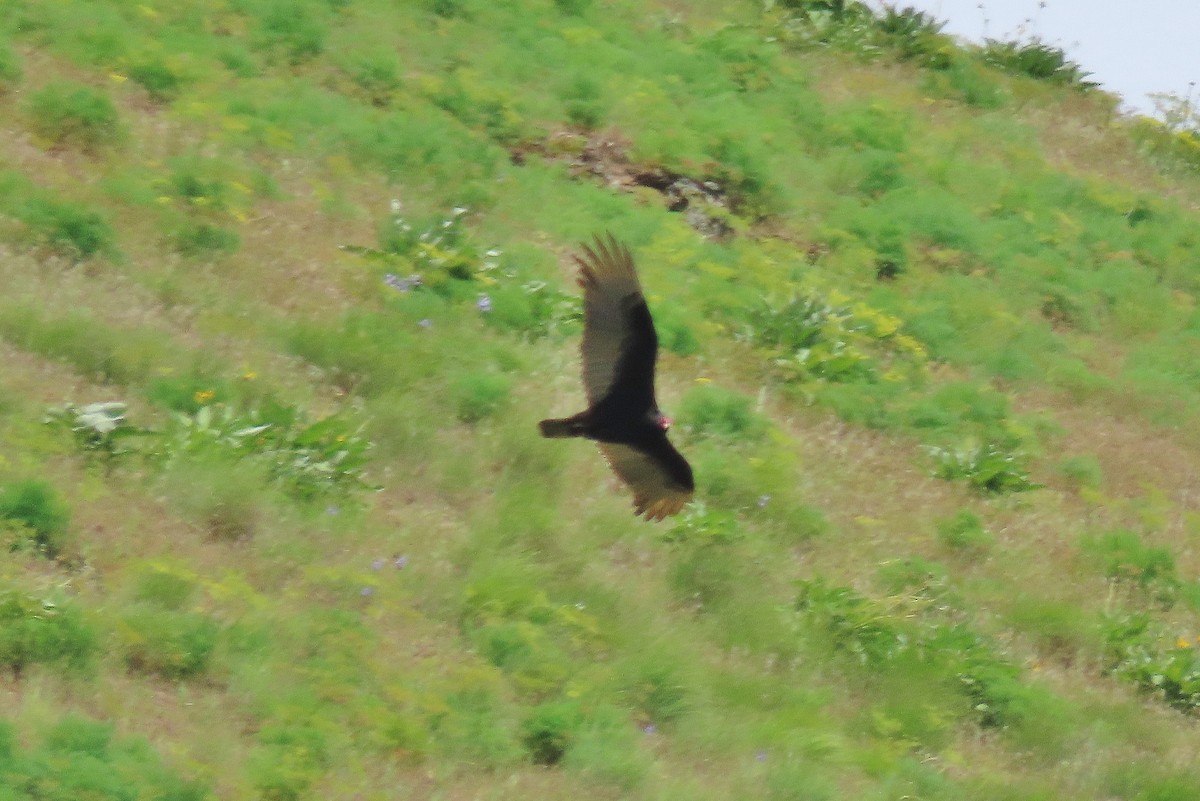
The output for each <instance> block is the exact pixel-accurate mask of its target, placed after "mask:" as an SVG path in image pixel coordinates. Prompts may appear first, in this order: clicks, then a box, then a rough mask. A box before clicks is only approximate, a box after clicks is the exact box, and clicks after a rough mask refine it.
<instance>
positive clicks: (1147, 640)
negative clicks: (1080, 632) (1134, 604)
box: [1106, 613, 1200, 712]
mask: <svg viewBox="0 0 1200 801" xmlns="http://www.w3.org/2000/svg"><path fill="white" fill-rule="evenodd" d="M1106 628H1107V635H1106V643H1107V657H1108V664H1107V666H1106V670H1107V671H1108V672H1109V673H1112V674H1114V675H1117V676H1120V677H1121V678H1124V679H1126V680H1127V681H1130V682H1132V683H1133V684H1134V685H1136V686H1137V687H1138V688H1139V689H1140V690H1142V691H1143V692H1146V693H1148V694H1151V695H1154V696H1156V697H1158V698H1160V699H1161V700H1162V701H1163V702H1165V703H1166V704H1168V705H1170V706H1172V707H1175V708H1176V709H1179V710H1180V711H1183V712H1195V711H1196V710H1198V709H1200V656H1198V655H1197V642H1198V641H1197V640H1192V639H1188V638H1184V637H1179V638H1176V639H1175V640H1174V642H1173V644H1172V645H1168V646H1164V645H1163V642H1164V641H1165V640H1168V639H1169V638H1168V637H1167V636H1166V635H1165V633H1164V632H1163V630H1162V627H1161V626H1160V625H1159V624H1156V623H1154V622H1153V620H1152V619H1151V618H1150V616H1149V615H1147V614H1145V613H1135V614H1131V615H1116V616H1112V617H1110V618H1109V619H1108V621H1107V626H1106Z"/></svg>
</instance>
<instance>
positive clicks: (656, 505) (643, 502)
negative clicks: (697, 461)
mask: <svg viewBox="0 0 1200 801" xmlns="http://www.w3.org/2000/svg"><path fill="white" fill-rule="evenodd" d="M596 444H597V445H599V446H600V452H601V453H603V454H604V458H605V459H607V460H608V463H609V465H611V466H612V469H613V472H615V473H616V474H617V476H618V477H619V478H620V479H621V480H622V481H624V482H625V483H626V484H628V485H629V486H630V488H631V489H632V490H633V505H634V508H635V509H636V510H637V514H644V515H645V516H646V519H647V520H662V519H663V518H664V517H667V516H669V515H673V514H675V513H676V512H678V511H679V510H680V509H682V508H683V506H684V504H686V503H687V502H688V501H690V500H691V499H692V494H693V491H694V489H695V485H694V484H693V481H692V468H691V466H690V465H689V464H688V463H687V460H686V459H684V458H683V456H682V455H680V453H679V451H677V450H675V448H674V447H672V445H671V443H670V442H668V441H667V436H666V434H663V435H662V436H661V438H656V440H655V441H654V442H653V443H649V444H648V445H647V446H645V448H646V449H645V450H643V449H642V448H635V447H634V446H632V445H621V444H618V443H612V442H597V443H596Z"/></svg>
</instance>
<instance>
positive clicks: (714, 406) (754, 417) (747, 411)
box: [679, 384, 767, 440]
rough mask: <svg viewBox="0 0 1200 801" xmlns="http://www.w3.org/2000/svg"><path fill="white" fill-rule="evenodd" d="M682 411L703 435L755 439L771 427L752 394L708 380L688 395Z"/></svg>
mask: <svg viewBox="0 0 1200 801" xmlns="http://www.w3.org/2000/svg"><path fill="white" fill-rule="evenodd" d="M679 415H680V419H681V420H682V421H684V424H685V425H686V426H687V428H688V429H690V430H691V431H692V432H693V433H695V434H697V435H699V436H716V437H739V438H742V439H747V440H754V439H758V438H760V437H761V436H762V435H763V433H764V432H765V430H766V428H767V422H766V420H764V419H763V417H762V416H761V415H760V414H758V413H757V412H755V411H754V410H753V409H752V408H751V401H750V398H747V397H746V396H745V395H742V394H740V393H737V392H734V391H732V390H727V389H721V388H720V387H716V386H712V385H707V384H706V385H703V386H699V387H694V388H692V389H691V390H690V391H689V392H688V394H687V395H685V396H684V398H683V402H682V403H681V404H680V409H679Z"/></svg>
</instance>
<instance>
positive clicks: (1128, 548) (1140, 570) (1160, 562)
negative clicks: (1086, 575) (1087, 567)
mask: <svg viewBox="0 0 1200 801" xmlns="http://www.w3.org/2000/svg"><path fill="white" fill-rule="evenodd" d="M1079 547H1080V550H1081V551H1082V552H1083V553H1084V554H1085V555H1087V556H1089V557H1091V558H1092V559H1093V560H1094V561H1097V562H1099V563H1100V565H1101V567H1102V569H1103V570H1104V575H1105V577H1106V578H1108V579H1110V580H1111V581H1114V582H1116V583H1118V584H1125V585H1127V586H1131V587H1132V588H1134V589H1136V590H1138V591H1140V592H1143V593H1149V594H1151V595H1152V596H1153V597H1154V598H1155V599H1156V600H1157V601H1159V602H1161V603H1163V604H1165V605H1170V604H1171V603H1173V601H1174V598H1175V594H1176V592H1177V590H1178V589H1179V576H1178V574H1177V573H1176V572H1175V557H1174V556H1172V555H1171V552H1170V551H1169V550H1167V549H1166V548H1162V547H1158V546H1154V545H1147V544H1146V543H1144V542H1143V541H1142V538H1141V536H1139V535H1138V533H1137V532H1135V531H1130V530H1129V529H1117V530H1115V531H1108V532H1105V533H1103V534H1085V535H1084V536H1083V537H1081V538H1080V541H1079Z"/></svg>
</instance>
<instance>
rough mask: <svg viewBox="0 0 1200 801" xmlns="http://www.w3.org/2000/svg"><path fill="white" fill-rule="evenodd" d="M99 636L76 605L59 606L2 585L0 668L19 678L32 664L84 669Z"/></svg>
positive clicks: (0, 589) (0, 596)
mask: <svg viewBox="0 0 1200 801" xmlns="http://www.w3.org/2000/svg"><path fill="white" fill-rule="evenodd" d="M95 648H96V635H95V633H94V632H93V630H92V628H91V627H90V626H89V625H88V624H87V623H86V622H85V621H84V619H83V615H82V614H81V613H80V611H79V609H78V607H77V606H76V605H75V604H73V603H69V602H68V603H61V604H60V603H57V602H55V601H51V600H48V599H40V598H37V597H35V596H32V595H28V594H26V593H24V592H21V591H20V590H17V589H15V588H12V587H2V586H0V665H3V666H5V667H7V668H9V669H10V670H12V671H13V673H14V674H16V675H18V676H19V675H20V674H21V671H23V670H24V669H25V668H26V667H28V666H29V665H32V664H42V663H64V664H66V665H67V666H69V667H74V668H78V667H82V666H83V665H84V664H86V663H87V661H88V659H89V658H90V657H91V655H92V652H93V651H94V650H95Z"/></svg>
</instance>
